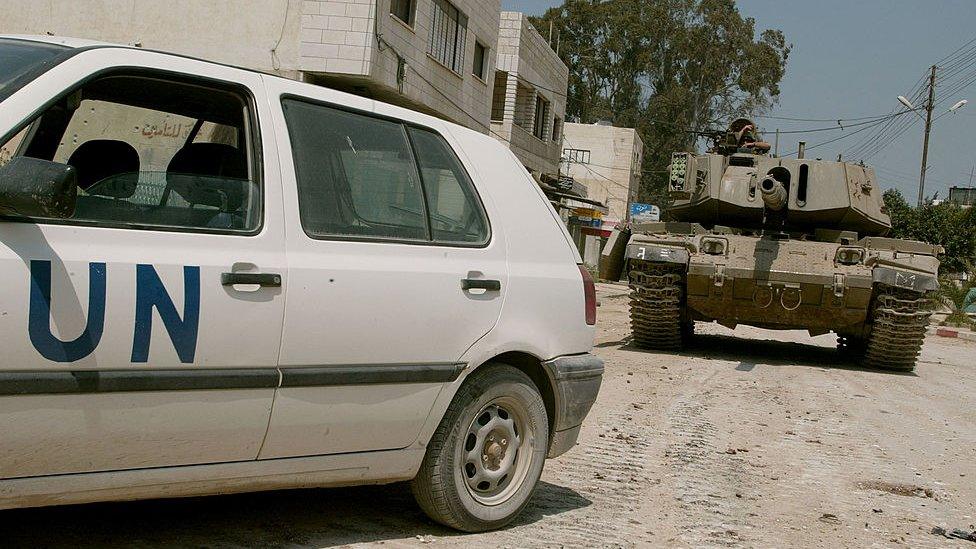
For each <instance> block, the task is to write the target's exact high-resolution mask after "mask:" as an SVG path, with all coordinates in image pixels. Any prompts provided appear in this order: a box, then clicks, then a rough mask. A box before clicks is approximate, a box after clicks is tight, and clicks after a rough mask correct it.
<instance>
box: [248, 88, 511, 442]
mask: <svg viewBox="0 0 976 549" xmlns="http://www.w3.org/2000/svg"><path fill="white" fill-rule="evenodd" d="M269 87H270V94H271V96H272V97H281V96H284V99H283V100H282V101H281V102H280V104H281V105H282V111H281V112H278V113H276V116H275V121H276V124H275V129H276V131H277V133H278V138H279V140H280V142H281V148H282V153H281V158H282V174H283V180H285V181H288V183H287V184H286V185H285V188H286V191H285V207H286V211H287V212H290V214H289V215H287V217H288V221H287V223H286V226H287V234H286V251H287V254H288V263H289V273H290V277H291V285H290V288H289V299H288V303H287V305H286V309H285V323H284V329H283V333H282V350H281V359H280V361H279V365H280V368H281V371H282V387H281V389H279V391H278V393H277V396H276V399H275V409H274V413H273V415H272V419H271V424H270V427H269V432H268V438H267V440H266V443H265V446H264V449H263V451H262V453H261V458H262V459H264V458H276V457H286V456H300V455H317V454H330V453H346V452H362V451H372V450H382V449H396V448H404V447H407V446H409V445H410V444H411V443H413V442H414V440H416V438H417V436H418V434H419V431H420V428H421V427H422V425H423V423H424V421H425V420H426V418H427V416H428V414H429V412H430V409H431V407H432V405H433V402H434V399H435V398H436V397H437V395H438V394H439V392H440V390H441V388H442V387H443V385H444V384H445V383H448V382H451V381H453V380H455V379H456V378H457V376H458V375H459V374H460V372H461V370H462V369H463V367H464V365H463V364H459V359H460V357H461V356H462V355H463V354H464V352H465V351H466V350H467V349H468V348H469V347H470V346H471V345H473V344H474V343H475V342H476V341H477V340H478V339H479V338H481V337H483V336H484V335H485V334H486V333H488V332H489V331H490V330H491V329H492V327H493V326H494V324H495V322H496V321H497V318H498V315H499V313H500V310H501V305H502V301H503V297H504V294H505V290H506V284H507V276H508V270H507V265H506V252H505V236H504V233H503V230H502V228H501V227H498V226H493V225H490V222H489V219H490V217H491V205H490V204H488V203H486V202H484V201H483V200H482V199H481V197H479V196H478V193H477V190H476V189H475V187H474V185H473V183H472V181H471V178H470V177H469V175H468V173H467V171H466V169H465V167H464V166H463V164H462V163H461V161H460V160H459V158H458V155H457V154H455V152H454V150H453V149H452V147H451V145H450V144H449V142H448V141H447V139H446V138H445V137H444V136H443V135H441V134H440V133H439V132H438V131H437V130H436V129H434V128H430V127H422V126H420V125H417V124H410V123H405V122H403V121H402V120H400V119H397V118H396V117H395V116H396V114H397V113H398V112H402V113H406V112H407V111H400V110H396V109H394V108H393V107H389V106H385V105H374V104H373V102H372V101H369V100H366V99H362V98H358V97H351V96H347V95H345V94H340V93H337V92H333V91H330V90H325V89H321V90H310V89H308V87H305V86H298V85H293V84H290V83H287V82H283V81H278V80H275V81H272V82H269ZM299 93H300V94H302V96H303V97H298V96H297V95H296V94H299ZM309 96H311V97H309ZM383 109H386V112H384V113H380V112H377V111H378V110H383ZM435 124H438V123H436V122H435ZM289 151H290V152H289ZM293 182H294V183H293Z"/></svg>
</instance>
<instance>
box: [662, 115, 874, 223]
mask: <svg viewBox="0 0 976 549" xmlns="http://www.w3.org/2000/svg"><path fill="white" fill-rule="evenodd" d="M768 153H769V144H768V143H766V142H764V141H762V140H761V138H760V135H759V133H758V131H757V130H756V127H755V124H753V123H752V122H751V121H749V120H747V119H739V120H736V121H735V122H733V123H732V125H731V126H730V127H729V129H728V130H727V131H726V132H725V133H723V134H721V135H719V136H716V138H715V144H714V146H713V147H712V148H711V149H709V151H708V152H706V153H705V154H693V153H675V154H674V155H672V164H671V179H670V182H669V189H668V190H669V194H670V197H671V199H672V200H673V204H672V205H671V207H670V208H669V209H668V212H667V213H668V215H669V217H670V218H671V219H672V220H674V221H684V222H690V223H699V224H701V225H702V226H704V227H706V228H711V227H713V226H716V225H722V226H732V227H740V228H742V229H747V230H753V231H757V232H762V231H763V230H775V231H786V232H790V233H793V234H796V235H800V234H804V235H808V237H810V238H813V237H814V236H815V235H816V234H817V232H818V230H822V229H829V230H833V231H837V230H841V231H851V232H854V233H857V234H858V235H859V236H883V235H885V234H887V233H888V231H889V230H890V228H891V219H890V218H889V217H888V215H887V214H886V213H885V212H884V210H883V208H882V205H883V203H882V200H881V192H880V190H879V189H878V188H877V184H876V180H875V173H874V170H872V169H871V168H867V167H865V166H861V165H857V164H851V163H846V162H833V161H826V160H815V159H806V158H779V157H775V156H770V155H769V154H768ZM821 232H822V231H821Z"/></svg>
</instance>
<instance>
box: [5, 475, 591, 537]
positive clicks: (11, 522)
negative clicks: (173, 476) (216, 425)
mask: <svg viewBox="0 0 976 549" xmlns="http://www.w3.org/2000/svg"><path fill="white" fill-rule="evenodd" d="M591 503H592V502H590V500H588V499H586V498H584V497H583V496H581V495H580V494H579V493H577V492H575V491H574V490H572V489H570V488H566V487H563V486H557V485H555V484H550V483H547V482H540V483H539V485H538V487H537V488H536V492H535V495H534V497H533V498H532V500H531V501H530V502H529V505H528V506H527V507H526V508H525V510H524V511H523V512H522V514H521V515H520V516H519V518H518V519H517V520H516V521H515V522H514V523H513V524H512V526H511V527H515V526H522V525H526V524H532V523H534V522H537V521H539V520H542V519H543V518H544V517H546V516H550V515H558V514H561V513H565V512H568V511H572V510H575V509H579V508H583V507H588V506H589V505H591ZM0 528H2V531H3V533H4V535H3V540H4V546H7V547H55V548H56V547H64V548H88V547H91V548H95V547H109V548H112V547H119V548H122V547H133V546H138V547H333V546H337V545H348V544H357V543H369V542H385V541H390V540H411V539H413V540H418V539H420V540H425V541H427V540H428V536H430V537H454V536H462V535H463V534H460V533H458V532H456V531H454V530H451V529H448V528H445V527H443V526H441V525H439V524H436V523H434V522H433V521H431V520H430V519H428V518H427V516H426V515H424V513H423V512H422V511H421V510H420V508H419V507H417V505H416V503H414V500H413V496H412V495H411V494H410V487H409V485H407V484H406V483H400V484H392V485H386V486H365V487H355V488H335V489H310V490H289V491H279V492H263V493H255V494H241V495H229V496H213V497H202V498H188V499H168V500H149V501H137V502H129V503H99V504H91V505H76V506H65V507H50V508H42V509H21V510H13V511H3V512H0ZM431 541H432V539H431ZM428 542H429V541H428Z"/></svg>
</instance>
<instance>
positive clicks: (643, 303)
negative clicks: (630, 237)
mask: <svg viewBox="0 0 976 549" xmlns="http://www.w3.org/2000/svg"><path fill="white" fill-rule="evenodd" d="M683 275H684V268H683V267H682V266H681V265H662V264H655V263H649V262H646V261H635V262H633V264H632V266H631V270H630V290H631V293H630V326H631V331H632V332H633V334H634V344H635V345H636V346H638V347H641V348H645V349H664V350H673V349H680V348H681V345H682V343H683V342H684V340H685V339H687V338H688V337H690V336H691V334H693V333H694V324H693V323H692V322H690V321H686V319H684V314H683V312H684V311H683V302H684V299H683V298H684V295H683V294H684V289H683V287H682V284H681V281H682V278H683Z"/></svg>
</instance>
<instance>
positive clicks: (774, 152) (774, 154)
mask: <svg viewBox="0 0 976 549" xmlns="http://www.w3.org/2000/svg"><path fill="white" fill-rule="evenodd" d="M773 156H774V157H776V158H779V128H776V146H775V147H774V148H773Z"/></svg>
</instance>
